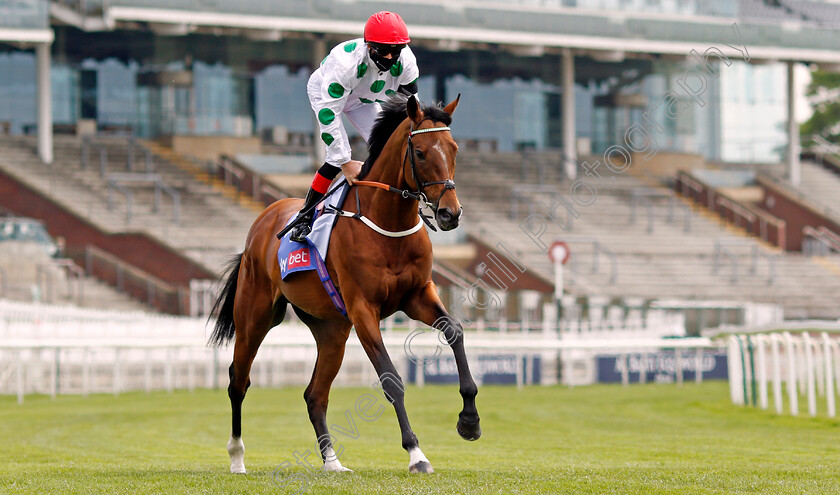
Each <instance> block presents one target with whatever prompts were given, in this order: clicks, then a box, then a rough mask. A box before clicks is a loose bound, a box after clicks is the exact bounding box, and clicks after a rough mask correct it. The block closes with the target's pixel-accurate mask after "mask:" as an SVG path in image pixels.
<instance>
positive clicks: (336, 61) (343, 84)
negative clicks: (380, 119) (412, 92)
mask: <svg viewBox="0 0 840 495" xmlns="http://www.w3.org/2000/svg"><path fill="white" fill-rule="evenodd" d="M419 75H420V72H419V70H418V68H417V60H416V59H415V58H414V53H413V52H412V51H411V49H410V48H408V47H405V48H404V49H403V50H402V52H401V53H400V58H399V60H398V61H397V62H396V63H395V64H394V65H393V67H391V70H389V71H384V72H383V71H380V70H379V69H378V68H377V67H376V65H375V64H374V63H373V61H372V60H371V59H370V55H369V54H368V50H367V46H366V45H365V42H364V40H363V39H362V38H357V39H353V40H349V41H345V42H344V43H341V44H339V45H337V46H336V47H335V48H333V49H332V51H330V53H329V55H327V56H326V57H325V58H324V60H322V61H321V65H320V67H318V69H317V70H316V71H315V72H314V73H312V76H310V78H309V83H308V84H307V88H306V91H307V93H308V95H309V104H310V105H311V106H312V110H313V111H314V112H315V116H316V118H317V119H318V127H319V132H320V136H318V138H319V139H320V140H321V141H322V142H323V143H324V145H326V147H327V156H326V161H327V163H328V164H330V165H334V166H336V167H339V166H341V165H342V164H344V163H346V162H348V161H350V142H349V140H348V138H347V132H346V130H345V129H344V124H343V123H342V121H341V115H342V114H344V115H346V116H347V119H348V120H349V121H350V123H351V124H352V125H353V127H355V128H356V130H357V131H359V134H361V136H362V138H363V139H364V140H365V141H367V140H368V138H369V137H370V130H371V128H372V127H373V123H374V121H375V120H376V116H377V114H378V113H379V108H380V107H379V104H380V103H382V102H384V101H385V100H386V99H388V98H389V97H390V96H392V95H393V94H394V93H395V92H396V91H397V88H399V87H400V86H401V85H408V84H410V83H412V82H414V81H416V80H417V78H418V77H419Z"/></svg>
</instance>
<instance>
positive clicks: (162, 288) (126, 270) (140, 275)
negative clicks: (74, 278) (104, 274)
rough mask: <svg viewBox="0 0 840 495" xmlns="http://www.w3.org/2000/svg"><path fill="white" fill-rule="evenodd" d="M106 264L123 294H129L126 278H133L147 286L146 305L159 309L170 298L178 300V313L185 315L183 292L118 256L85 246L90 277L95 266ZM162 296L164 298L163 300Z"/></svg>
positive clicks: (86, 267) (86, 268) (86, 270)
mask: <svg viewBox="0 0 840 495" xmlns="http://www.w3.org/2000/svg"><path fill="white" fill-rule="evenodd" d="M97 262H99V263H104V264H105V266H107V267H109V268H111V269H113V270H114V285H115V286H116V288H117V290H119V291H121V292H129V291H128V290H127V287H126V278H127V277H132V278H133V279H135V280H136V282H137V283H138V284H140V285H145V292H146V301H145V302H146V303H147V304H148V305H149V306H152V307H158V308H159V309H163V308H161V307H159V305H158V303H159V302H161V301H165V298H166V297H168V296H174V297H176V298H177V305H178V308H177V313H178V314H184V312H183V311H184V308H183V304H182V298H181V295H182V294H181V290H180V288H178V287H175V286H173V285H171V284H169V283H167V282H164V281H163V280H161V279H159V278H157V277H155V276H154V275H151V274H149V273H147V272H144V271H143V270H141V269H139V268H137V267H135V266H133V265H131V264H129V263H126V262H125V261H123V260H121V259H119V258H117V257H116V256H114V255H112V254H111V253H108V252H106V251H103V250H102V249H100V248H97V247H96V246H93V245H90V244H88V245H87V246H85V272H86V273H87V274H88V275H89V276H93V275H94V272H95V264H96V263H97ZM160 296H163V297H162V298H161V297H160Z"/></svg>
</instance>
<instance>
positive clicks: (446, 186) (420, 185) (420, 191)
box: [353, 124, 455, 232]
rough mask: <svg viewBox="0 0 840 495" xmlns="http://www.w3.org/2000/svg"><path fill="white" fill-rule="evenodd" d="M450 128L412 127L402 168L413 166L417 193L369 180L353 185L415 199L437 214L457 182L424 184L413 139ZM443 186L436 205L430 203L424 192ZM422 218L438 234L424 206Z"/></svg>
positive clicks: (412, 173)
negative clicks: (442, 202)
mask: <svg viewBox="0 0 840 495" xmlns="http://www.w3.org/2000/svg"><path fill="white" fill-rule="evenodd" d="M450 130H451V129H450V128H449V127H429V128H426V129H418V130H414V124H412V126H411V130H410V131H409V133H408V144H407V146H406V147H405V157H404V158H403V162H402V166H403V167H405V162H406V161H407V162H409V163H410V164H411V178H412V179H413V180H414V184H415V185H416V186H417V190H416V191H412V190H411V189H400V188H398V187H394V186H390V185H388V184H383V183H382V182H375V181H368V180H356V181H353V185H354V186H355V185H357V184H358V185H360V186H368V187H375V188H377V189H382V190H385V191H389V192H392V193H395V194H399V195H400V196H401V197H403V198H405V199H413V200H415V201H419V202H420V203H421V205H425V206H428V207H429V208H430V209H431V210H432V211H434V212H437V210H438V206H439V205H440V201H441V200H442V199H443V195H444V194H446V191H449V190H450V189H452V190H454V189H455V182H454V181H453V180H451V179H446V180H436V181H432V182H424V181H423V179H422V178H420V174H419V173H418V172H417V162H416V161H415V159H414V143H413V142H412V141H411V137H412V136H414V135H416V134H425V133H427V132H438V131H450ZM438 184H442V185H443V191H441V193H440V196H438V199H437V201H435V202H434V203H432V202H430V201H429V199H428V198H427V197H426V194H425V193H424V190H425V189H426V187H428V186H434V185H438ZM419 215H420V218H422V219H423V221H424V222H425V223H426V225H428V226H429V228H431V229H432V230H433V231H435V232H437V229H436V228H435V227H434V226H433V225H432V223H431V222H430V221H429V218H430V217H429V216H428V215H424V214H423V211H422V206H421V209H420V212H419Z"/></svg>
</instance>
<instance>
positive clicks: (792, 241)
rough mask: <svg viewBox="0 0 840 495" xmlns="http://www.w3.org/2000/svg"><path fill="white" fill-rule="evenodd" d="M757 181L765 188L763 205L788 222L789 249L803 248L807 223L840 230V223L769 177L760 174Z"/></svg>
mask: <svg viewBox="0 0 840 495" xmlns="http://www.w3.org/2000/svg"><path fill="white" fill-rule="evenodd" d="M757 181H758V184H759V185H760V186H761V187H762V188H764V199H763V200H762V202H761V207H762V208H764V209H765V210H767V211H768V212H770V213H771V214H773V215H775V216H777V217H779V218H781V219H783V220H784V221H785V222H786V223H787V229H786V232H787V234H786V236H787V242H786V246H787V249H788V250H790V251H801V250H802V239H803V237H804V236H803V235H802V228H803V227H805V226H806V225H810V226H811V227H814V228H817V227H821V226H822V227H826V228H828V229H831V230H833V231H834V232H840V223H837V222H835V221H833V220H831V219H829V218H828V217H827V216H826V215H824V214H823V213H820V211H819V210H817V209H816V208H815V207H812V206H810V205H808V204H806V203H804V202H803V201H802V200H801V199H799V198H797V197H796V196H795V195H793V194H791V193H789V192H787V191H785V190H783V189H782V188H780V187H779V186H777V185H775V184H773V182H772V181H770V180H768V179H765V178H763V177H761V176H759V177H757Z"/></svg>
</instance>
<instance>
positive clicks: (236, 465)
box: [227, 435, 245, 474]
mask: <svg viewBox="0 0 840 495" xmlns="http://www.w3.org/2000/svg"><path fill="white" fill-rule="evenodd" d="M227 451H228V454H230V472H231V473H234V474H245V443H243V442H242V437H239V438H234V436H233V435H231V436H230V440H228V444H227Z"/></svg>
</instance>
